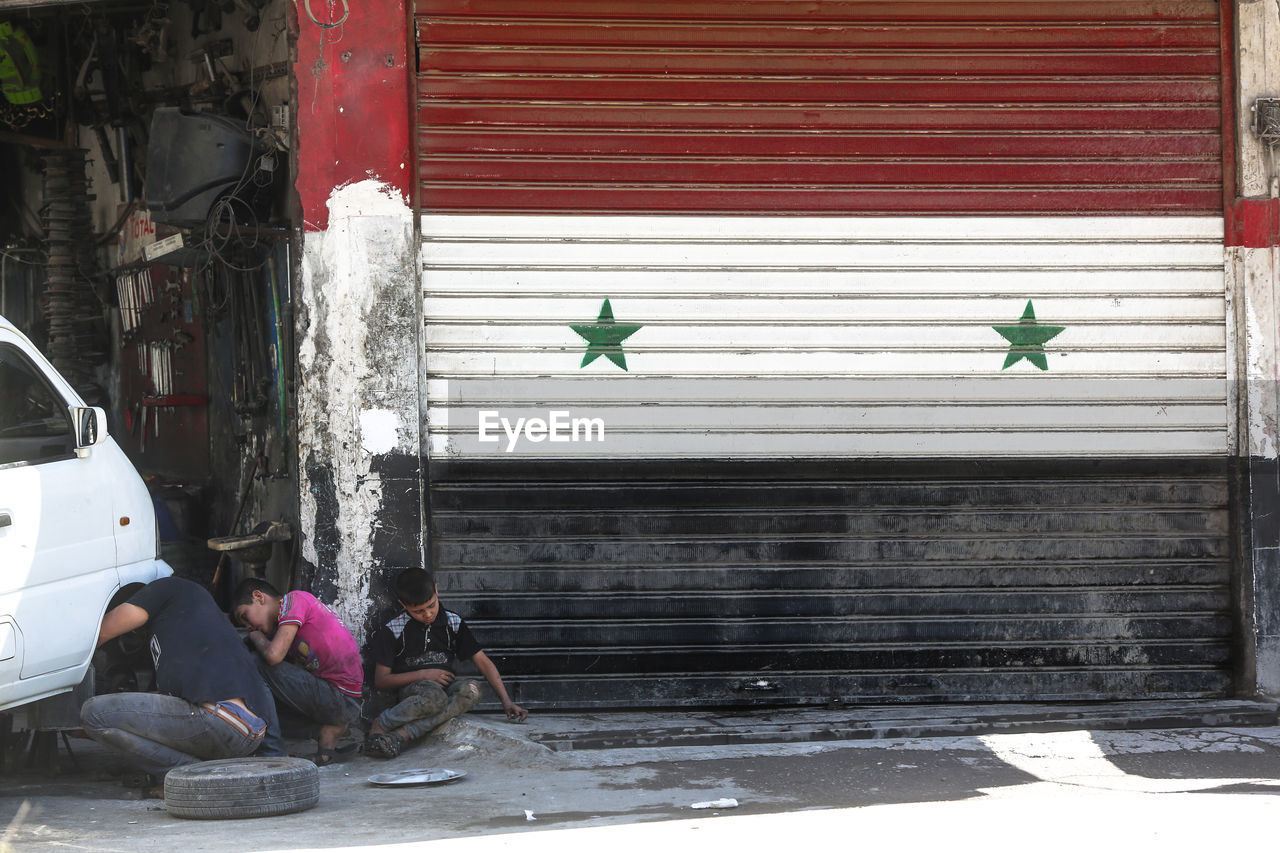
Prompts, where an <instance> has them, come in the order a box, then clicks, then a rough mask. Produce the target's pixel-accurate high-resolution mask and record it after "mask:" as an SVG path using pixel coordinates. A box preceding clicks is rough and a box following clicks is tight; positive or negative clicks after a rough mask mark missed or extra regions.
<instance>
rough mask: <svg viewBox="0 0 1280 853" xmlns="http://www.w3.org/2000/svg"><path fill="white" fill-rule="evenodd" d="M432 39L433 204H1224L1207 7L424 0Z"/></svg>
mask: <svg viewBox="0 0 1280 853" xmlns="http://www.w3.org/2000/svg"><path fill="white" fill-rule="evenodd" d="M418 34H419V41H420V53H419V68H420V75H421V76H420V80H419V92H420V98H419V123H420V128H421V136H420V145H421V154H422V156H421V169H420V175H419V177H420V181H421V186H422V204H423V207H424V208H425V209H427V210H431V211H438V212H449V211H457V212H462V211H502V210H505V211H527V212H556V211H573V212H581V213H586V212H619V213H620V212H689V213H693V212H707V213H712V212H719V213H751V212H764V211H771V212H795V213H829V214H839V213H912V212H914V213H943V212H945V213H966V212H967V213H1069V212H1142V213H1151V212H1174V213H1207V212H1213V211H1216V210H1218V209H1220V206H1221V184H1222V174H1221V166H1220V160H1221V136H1220V130H1221V109H1220V106H1219V102H1220V87H1221V79H1220V75H1219V72H1220V67H1219V66H1220V34H1219V23H1218V13H1217V6H1216V4H1214V3H1212V2H1208V0H1206V1H1205V2H1163V3H1162V2H1151V3H1137V4H1116V3H1111V2H1083V3H1073V4H1068V5H1065V6H1064V5H1062V4H1049V3H1029V2H1019V0H997V2H984V3H978V2H958V3H912V2H904V3H895V4H884V3H857V2H847V3H844V2H831V3H786V2H761V3H732V4H730V3H720V4H717V3H696V4H677V3H591V4H583V3H571V4H546V3H535V2H514V0H513V2H499V3H486V4H478V3H475V4H473V3H470V2H465V0H428V2H425V3H423V4H421V5H420V6H419V10H418ZM885 157H892V158H895V159H894V160H892V161H885V160H877V158H885ZM565 158H570V159H565ZM770 158H779V159H778V160H774V159H770ZM882 184H884V185H887V184H892V185H893V191H892V192H885V191H883V189H878V188H877V187H878V186H879V185H882Z"/></svg>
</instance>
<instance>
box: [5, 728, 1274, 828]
mask: <svg viewBox="0 0 1280 853" xmlns="http://www.w3.org/2000/svg"><path fill="white" fill-rule="evenodd" d="M1126 705H1129V706H1136V707H1127V708H1126V707H1125V706H1126ZM1050 712H1052V713H1050ZM1188 715H1190V717H1189V716H1188ZM1197 715H1200V716H1197ZM1205 715H1208V717H1209V718H1210V720H1211V721H1210V722H1209V723H1208V724H1205V723H1204V718H1205ZM1268 715H1269V716H1268ZM1125 719H1127V720H1129V722H1130V725H1143V724H1157V725H1158V724H1160V722H1161V721H1162V720H1174V721H1177V720H1183V721H1185V720H1187V719H1196V720H1198V722H1197V723H1196V724H1195V725H1193V726H1191V727H1184V728H1159V729H1142V730H1135V729H1132V728H1127V729H1126V728H1118V726H1119V725H1120V721H1122V720H1125ZM1244 721H1252V722H1255V723H1257V722H1261V723H1269V724H1267V725H1247V724H1246V722H1244ZM904 726H915V727H916V731H917V732H918V733H924V734H927V733H930V732H950V731H955V730H956V729H957V728H958V727H967V728H968V729H969V730H968V731H967V732H966V733H964V734H946V735H945V736H936V737H923V736H911V737H907V736H900V735H894V734H884V733H885V732H896V731H900V730H901V729H902V728H903V727H904ZM299 746H304V745H303V744H300V745H299ZM72 747H73V749H74V751H75V754H76V756H77V761H78V763H79V769H78V770H77V769H73V768H72V767H71V766H70V763H69V762H68V761H67V760H66V757H65V753H64V754H63V760H62V763H61V772H60V774H59V775H58V776H56V777H49V776H46V775H44V774H42V773H37V772H30V773H20V774H16V775H15V774H11V775H9V776H7V777H6V778H4V779H3V780H0V822H3V823H10V822H11V821H12V819H13V817H14V816H15V815H17V814H18V812H19V811H20V810H21V809H23V808H24V807H23V804H24V803H25V804H26V806H25V811H24V813H23V817H22V820H21V822H20V823H18V822H14V823H12V824H11V825H10V827H9V830H8V832H7V833H6V836H5V837H6V843H10V844H12V846H13V847H14V848H15V849H19V850H50V851H52V850H59V851H61V850H66V849H75V850H91V851H107V850H129V851H173V850H182V851H184V853H188V852H189V853H195V851H204V850H217V851H228V850H255V851H267V850H292V851H298V850H342V849H348V848H362V849H377V850H380V851H384V853H402V851H407V850H418V849H431V850H436V849H439V850H451V849H453V848H454V847H455V846H456V845H458V844H462V843H465V844H466V847H467V850H468V851H477V850H490V849H493V850H499V849H501V850H511V849H517V848H518V849H520V850H529V849H531V848H532V849H547V850H552V849H554V850H556V851H565V850H587V849H591V850H597V849H600V848H601V847H610V846H612V847H619V848H621V849H624V850H625V849H631V848H632V847H635V846H638V845H641V844H643V845H644V846H646V847H652V846H654V845H665V846H668V847H674V848H675V849H678V850H683V849H692V848H695V847H698V848H702V847H706V846H708V845H714V846H723V845H730V844H732V845H735V846H739V847H741V848H743V849H753V848H758V847H760V846H762V845H764V844H771V845H772V844H782V843H786V844H788V845H789V846H794V845H795V844H796V843H804V844H806V845H810V844H817V843H825V842H826V841H827V840H828V837H827V835H828V834H831V835H834V836H837V837H835V838H830V839H829V840H830V841H831V843H839V844H841V846H849V845H852V844H855V843H856V844H857V845H859V846H863V845H865V844H871V843H876V844H881V843H883V844H893V845H894V846H895V848H901V847H902V846H903V845H904V844H906V848H907V849H908V850H911V849H916V847H917V846H919V847H921V848H923V846H924V845H925V844H929V845H931V846H938V847H945V848H946V849H970V848H972V849H984V850H992V849H1019V850H1025V849H1026V848H1027V847H1028V846H1031V845H1034V846H1035V847H1036V848H1038V849H1064V850H1066V849H1075V850H1078V849H1080V848H1081V847H1082V846H1083V845H1085V844H1093V845H1101V846H1102V847H1103V848H1104V849H1114V848H1115V847H1116V846H1118V845H1119V844H1120V843H1126V844H1132V845H1135V847H1136V849H1148V848H1150V847H1151V846H1152V845H1154V844H1160V846H1161V849H1162V850H1163V849H1170V848H1172V849H1201V850H1203V849H1204V845H1205V844H1207V843H1210V842H1211V839H1212V843H1216V844H1221V843H1222V842H1224V841H1230V842H1235V841H1245V842H1249V841H1257V842H1264V841H1265V842H1272V843H1273V839H1274V835H1275V821H1274V818H1275V817H1276V816H1280V799H1278V798H1277V795H1280V726H1277V725H1276V724H1275V706H1274V705H1269V704H1267V703H1238V704H1237V703H1230V704H1218V705H1216V706H1215V705H1214V704H1213V703H1191V706H1188V705H1185V704H1179V703H1117V704H1111V705H1097V706H999V707H991V706H976V707H970V708H961V707H956V706H951V707H948V708H937V707H934V708H924V707H920V708H905V709H904V708H859V709H845V710H840V711H815V710H794V711H788V710H774V711H763V712H754V713H747V714H743V713H734V714H715V713H712V712H706V711H698V712H692V713H662V714H657V713H653V714H650V713H635V714H605V713H593V714H577V715H559V714H557V715H552V714H543V715H538V714H534V715H531V716H530V718H529V721H528V722H527V723H525V724H523V725H514V724H510V723H507V722H506V721H505V720H503V719H501V718H500V717H496V716H491V715H483V714H476V715H468V717H465V718H463V719H460V720H455V721H454V722H452V723H450V724H449V725H447V726H445V727H443V729H442V730H441V731H439V732H438V733H436V734H434V735H433V736H432V737H430V738H428V739H427V741H425V742H424V743H423V744H421V745H420V746H417V747H415V748H413V749H411V750H409V751H407V752H405V753H404V754H403V755H402V756H401V757H400V758H398V759H396V760H394V761H391V762H386V761H378V760H376V759H371V758H365V757H363V756H356V757H353V758H351V759H350V760H348V761H345V762H343V763H339V764H335V765H332V766H330V767H326V768H322V769H321V770H320V778H321V802H320V805H319V806H318V807H317V808H316V809H313V810H311V811H308V812H304V813H301V814H297V815H287V816H283V817H277V818H265V819H259V820H241V821H184V820H180V819H176V818H174V817H172V816H170V815H169V814H167V813H166V812H165V811H164V808H163V805H162V804H161V803H159V802H157V801H147V800H138V799H133V798H131V796H132V792H128V791H125V790H124V789H122V788H121V787H120V785H119V782H118V781H117V780H113V779H110V778H109V777H108V773H109V771H110V770H111V769H113V766H114V765H115V764H116V762H115V760H114V759H113V758H112V757H111V756H109V755H108V754H107V753H106V752H105V751H104V750H101V749H100V748H98V747H97V746H96V745H94V744H92V743H91V742H89V741H85V740H73V741H72ZM411 767H448V768H452V769H456V770H460V771H463V772H465V773H466V774H467V775H466V777H465V778H463V779H462V780H460V781H458V782H455V783H452V784H450V785H447V786H442V787H430V788H404V789H389V788H379V787H375V786H373V785H370V784H369V783H368V777H369V776H371V775H373V774H376V773H380V772H387V771H389V770H396V769H407V768H411ZM720 798H734V799H736V800H737V801H738V803H739V805H738V806H737V807H736V808H732V809H722V810H694V809H692V808H691V805H692V804H693V803H696V802H702V801H709V800H716V799H720ZM530 818H532V819H530ZM1268 818H1271V819H1268ZM1028 833H1029V834H1028ZM0 849H3V847H2V846H0Z"/></svg>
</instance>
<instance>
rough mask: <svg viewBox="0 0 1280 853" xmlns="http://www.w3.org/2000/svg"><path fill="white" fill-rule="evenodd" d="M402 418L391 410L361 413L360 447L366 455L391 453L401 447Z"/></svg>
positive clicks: (369, 410) (371, 410)
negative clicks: (399, 435) (399, 436)
mask: <svg viewBox="0 0 1280 853" xmlns="http://www.w3.org/2000/svg"><path fill="white" fill-rule="evenodd" d="M399 430H400V416H399V415H397V414H396V413H395V412H393V411H390V410H389V409H366V410H365V411H363V412H361V413H360V446H361V447H363V448H364V452H365V453H370V454H381V453H390V452H391V451H393V450H395V449H396V448H397V447H398V446H399V445H400V440H399V438H398V433H399Z"/></svg>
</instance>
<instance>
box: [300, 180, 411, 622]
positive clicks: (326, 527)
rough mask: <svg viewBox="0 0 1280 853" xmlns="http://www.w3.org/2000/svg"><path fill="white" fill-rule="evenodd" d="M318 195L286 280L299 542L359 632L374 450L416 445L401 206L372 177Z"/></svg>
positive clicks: (373, 521)
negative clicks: (320, 227) (294, 311)
mask: <svg viewBox="0 0 1280 853" xmlns="http://www.w3.org/2000/svg"><path fill="white" fill-rule="evenodd" d="M328 207H329V227H328V228H327V229H326V230H324V231H318V232H311V233H307V234H305V236H304V242H303V252H302V264H301V279H302V280H301V284H300V288H299V292H298V317H299V320H298V326H299V328H298V340H299V347H298V348H299V353H298V366H299V383H298V435H299V448H298V451H299V456H300V458H301V459H303V460H306V463H307V464H306V465H305V468H304V477H303V479H302V483H301V521H302V527H303V530H302V536H303V538H302V544H303V551H302V554H303V557H304V558H305V559H307V560H308V561H310V562H311V563H312V564H313V565H314V566H315V569H316V572H315V577H316V581H315V583H316V586H317V587H318V588H321V589H324V590H328V589H332V590H333V591H334V592H333V599H334V610H335V611H336V612H337V614H338V615H339V617H340V618H341V619H342V620H343V622H344V623H345V624H346V625H347V627H349V628H350V629H351V630H352V631H354V632H356V635H357V636H363V635H364V632H365V631H366V629H367V628H368V624H367V622H368V619H369V616H370V612H369V611H370V577H371V575H372V574H373V572H374V571H375V570H376V569H377V568H379V567H380V565H381V557H380V556H378V555H375V553H374V549H373V542H372V540H373V535H374V530H375V528H377V527H378V525H379V523H380V517H381V516H382V515H383V513H384V510H385V509H386V507H384V505H383V502H384V499H385V497H384V496H385V492H386V490H385V489H384V488H383V483H382V475H381V474H380V473H378V471H376V470H374V469H373V465H372V463H373V461H374V456H375V455H381V454H386V453H389V452H393V451H398V452H400V453H403V454H406V455H410V456H413V457H415V458H416V456H417V454H418V435H417V433H418V427H417V424H418V416H417V410H418V399H417V388H418V376H417V370H418V365H417V319H416V308H415V304H414V300H415V298H416V293H417V291H416V278H415V270H414V254H413V242H412V241H413V218H412V214H411V211H410V208H409V206H408V204H407V203H406V202H405V200H404V198H403V196H402V195H401V193H400V192H399V191H398V190H396V189H395V188H393V187H391V186H388V185H386V184H384V183H381V182H379V181H377V180H367V181H361V182H359V183H355V184H349V185H347V186H343V187H338V188H336V189H334V191H333V193H332V195H331V196H330V199H329V204H328ZM330 496H331V497H330ZM397 509H399V510H401V511H402V510H403V508H402V507H398V508H397ZM414 535H416V536H419V538H420V533H417V532H415V534H414ZM420 548H421V546H420V544H419V545H418V550H420Z"/></svg>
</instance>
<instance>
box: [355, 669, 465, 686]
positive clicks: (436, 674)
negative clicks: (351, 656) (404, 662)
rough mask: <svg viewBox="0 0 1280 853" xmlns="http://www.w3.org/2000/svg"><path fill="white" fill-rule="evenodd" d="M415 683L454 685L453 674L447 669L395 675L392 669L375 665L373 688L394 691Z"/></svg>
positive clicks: (411, 671)
mask: <svg viewBox="0 0 1280 853" xmlns="http://www.w3.org/2000/svg"><path fill="white" fill-rule="evenodd" d="M415 681H434V682H435V683H436V684H439V685H440V686H441V687H448V686H449V685H450V684H452V683H453V673H452V672H450V671H449V670H447V669H414V670H410V671H409V672H394V673H393V672H392V671H391V667H389V666H384V665H383V664H375V665H374V667H373V686H374V687H376V688H378V689H379V690H394V689H396V688H397V687H404V686H405V685H406V684H413V683H414V682H415Z"/></svg>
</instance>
